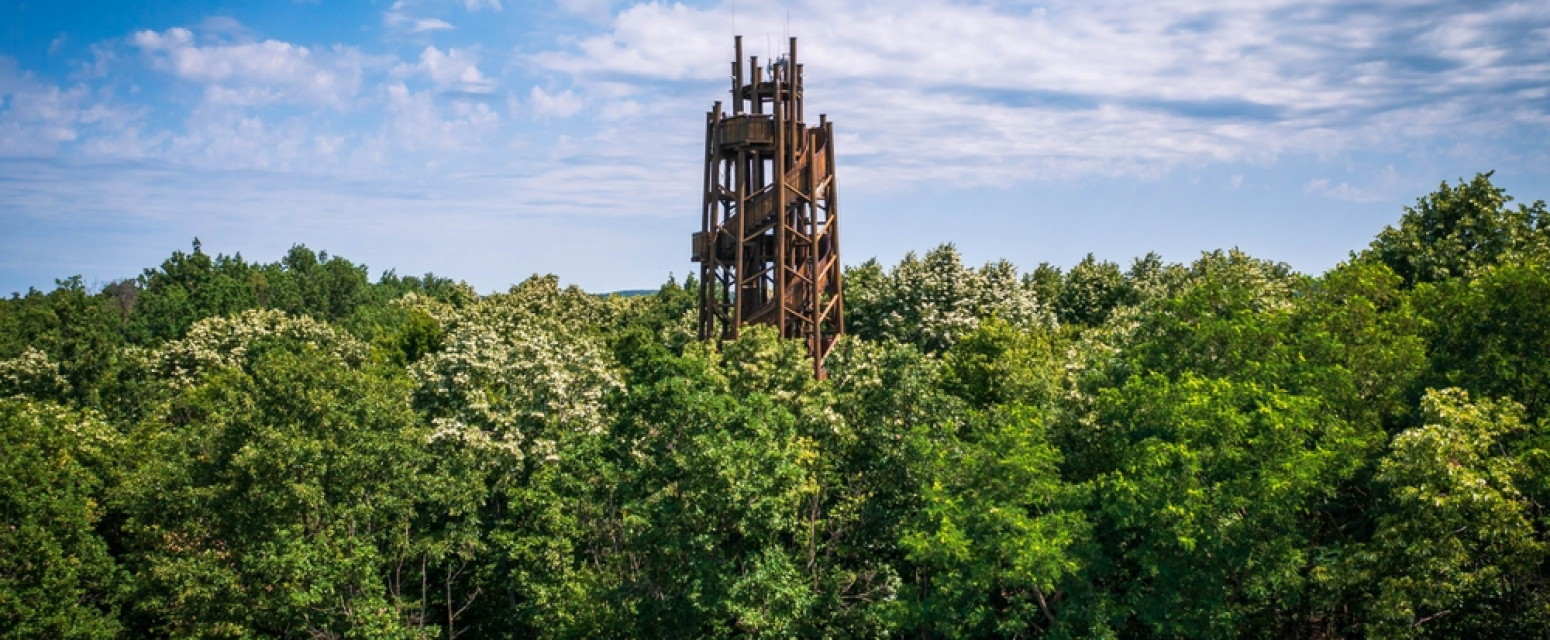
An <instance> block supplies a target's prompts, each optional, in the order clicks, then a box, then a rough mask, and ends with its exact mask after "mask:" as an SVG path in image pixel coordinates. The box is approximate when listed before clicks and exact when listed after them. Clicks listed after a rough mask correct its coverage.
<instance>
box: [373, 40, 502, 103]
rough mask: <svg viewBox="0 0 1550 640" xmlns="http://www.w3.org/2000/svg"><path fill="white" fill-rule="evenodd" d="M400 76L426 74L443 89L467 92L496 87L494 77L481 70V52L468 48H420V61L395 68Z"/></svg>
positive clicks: (395, 71)
mask: <svg viewBox="0 0 1550 640" xmlns="http://www.w3.org/2000/svg"><path fill="white" fill-rule="evenodd" d="M394 73H395V74H397V75H399V76H406V75H410V74H415V73H418V74H423V75H425V76H426V77H428V78H430V79H431V82H433V83H435V85H436V88H437V89H439V90H441V91H460V92H465V93H481V94H482V93H489V92H491V91H492V90H494V89H495V81H494V80H491V79H490V78H489V77H488V76H486V75H484V73H482V72H481V71H479V55H478V53H476V52H474V51H472V50H469V49H448V50H447V51H445V52H443V51H442V50H440V49H437V48H436V47H426V48H425V50H423V51H421V52H420V61H419V63H418V64H414V65H407V64H401V65H399V66H398V67H396V68H394Z"/></svg>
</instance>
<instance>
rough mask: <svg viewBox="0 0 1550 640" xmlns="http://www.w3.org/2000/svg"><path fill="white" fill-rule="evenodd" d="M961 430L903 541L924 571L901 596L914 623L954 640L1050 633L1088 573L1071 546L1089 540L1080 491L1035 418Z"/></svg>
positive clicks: (938, 457)
mask: <svg viewBox="0 0 1550 640" xmlns="http://www.w3.org/2000/svg"><path fill="white" fill-rule="evenodd" d="M962 431H963V433H962V434H961V435H959V436H958V437H952V436H948V437H945V438H943V439H942V441H941V442H940V443H939V444H937V445H936V446H935V447H933V451H932V453H933V455H934V460H933V461H932V465H931V470H930V473H929V476H928V478H926V480H927V481H926V482H925V483H924V484H923V485H922V486H921V489H920V492H921V497H922V499H923V502H924V504H923V506H922V508H921V509H920V511H919V512H918V514H917V515H916V516H915V517H914V518H911V521H912V522H911V524H910V527H909V528H908V529H907V530H906V531H905V533H904V535H903V540H902V546H903V548H904V549H905V550H906V551H907V553H908V556H907V558H908V560H909V561H910V562H911V563H912V564H914V565H915V566H916V567H918V568H919V569H918V572H919V574H918V577H917V578H916V579H915V580H913V581H912V582H911V583H910V584H909V588H908V589H907V590H906V592H905V593H904V594H903V595H902V599H903V601H904V603H905V607H906V611H907V619H908V622H909V624H910V626H911V627H913V628H915V629H917V630H919V631H931V632H935V633H939V634H942V635H944V636H946V637H954V638H960V637H961V638H980V637H1010V638H1016V637H1028V636H1032V635H1040V634H1043V633H1045V632H1048V631H1049V630H1050V629H1052V628H1054V627H1056V626H1057V625H1059V624H1061V623H1062V622H1063V621H1062V620H1060V619H1059V611H1060V609H1061V600H1063V593H1062V589H1064V588H1067V587H1069V584H1068V583H1069V582H1070V581H1072V580H1073V579H1075V576H1076V574H1077V572H1078V571H1079V570H1080V569H1081V566H1082V565H1081V554H1080V553H1078V552H1077V551H1075V550H1074V549H1073V547H1077V546H1079V545H1083V544H1084V543H1086V542H1088V541H1089V539H1090V535H1091V532H1090V525H1089V522H1088V520H1087V516H1086V514H1085V513H1084V512H1083V507H1084V506H1085V502H1086V500H1085V499H1084V497H1083V493H1084V492H1083V491H1082V489H1081V488H1080V487H1075V486H1071V485H1068V484H1066V483H1064V482H1063V481H1062V480H1061V479H1060V474H1059V469H1058V466H1059V461H1060V452H1059V451H1057V450H1056V449H1055V448H1054V447H1052V446H1050V445H1049V443H1048V442H1047V441H1045V439H1044V431H1043V425H1042V420H1041V419H1040V417H1039V416H1038V414H1037V412H1036V411H1034V410H1031V409H1028V408H1025V407H1021V406H1015V405H1014V406H1009V407H1005V408H998V409H996V410H994V411H991V412H989V413H985V414H976V415H975V416H974V417H972V418H971V419H970V420H968V421H967V423H966V424H965V425H964V427H963V429H962ZM1067 626H1070V625H1069V623H1067Z"/></svg>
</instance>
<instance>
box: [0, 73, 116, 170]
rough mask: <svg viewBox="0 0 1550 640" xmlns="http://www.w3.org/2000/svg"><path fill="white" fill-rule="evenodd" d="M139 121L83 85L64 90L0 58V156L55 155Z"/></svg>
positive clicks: (64, 88)
mask: <svg viewBox="0 0 1550 640" xmlns="http://www.w3.org/2000/svg"><path fill="white" fill-rule="evenodd" d="M139 117H140V114H139V113H138V112H136V111H134V110H131V109H126V108H123V107H119V106H115V105H112V104H110V103H108V102H105V100H104V98H103V97H102V96H99V95H96V94H94V93H93V92H92V90H91V89H90V88H89V87H88V86H87V85H85V84H76V85H74V86H71V87H68V88H66V87H61V86H59V85H57V84H54V83H52V82H48V81H44V80H39V79H38V78H37V77H35V76H34V75H33V74H32V73H29V72H23V71H21V69H20V68H19V67H18V66H17V64H16V60H15V59H13V58H10V57H7V56H0V156H6V157H28V156H53V155H55V154H57V153H59V152H60V150H61V148H62V147H63V146H65V145H68V144H70V143H74V142H76V141H78V140H81V139H82V138H83V137H86V136H88V135H108V134H113V133H116V132H118V131H121V130H123V129H124V128H125V127H127V126H129V124H130V123H132V122H134V121H135V120H137V119H138V118H139Z"/></svg>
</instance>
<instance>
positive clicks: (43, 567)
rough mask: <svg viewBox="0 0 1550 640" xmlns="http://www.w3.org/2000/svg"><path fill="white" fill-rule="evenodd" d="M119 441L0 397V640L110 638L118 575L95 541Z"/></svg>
mask: <svg viewBox="0 0 1550 640" xmlns="http://www.w3.org/2000/svg"><path fill="white" fill-rule="evenodd" d="M120 444H121V443H120V438H119V435H118V434H117V433H116V432H114V431H113V430H112V429H111V428H109V427H108V426H107V425H106V424H104V423H103V422H102V420H101V419H100V418H99V417H97V416H95V415H93V414H91V413H89V412H86V413H82V412H76V411H72V410H69V409H66V408H64V407H61V406H59V405H55V404H50V403H44V402H37V401H33V400H30V399H27V398H25V397H11V398H0V452H4V458H5V460H4V463H3V464H0V638H7V639H11V638H15V639H17V640H20V639H22V638H112V637H116V636H118V635H119V632H120V631H121V628H120V625H119V621H118V617H117V616H118V607H119V603H120V600H119V597H118V588H119V586H120V581H121V579H122V576H121V574H120V572H119V569H118V567H117V566H116V564H115V562H114V560H113V557H112V556H111V555H110V554H109V551H108V545H107V543H106V542H105V541H104V540H103V538H102V537H101V536H99V535H98V533H97V530H96V529H97V526H98V525H99V524H100V521H101V519H102V517H103V515H104V509H103V504H102V491H103V488H104V484H105V478H106V476H107V475H108V474H109V473H111V468H112V462H113V459H114V457H115V456H117V455H118V454H119V451H120Z"/></svg>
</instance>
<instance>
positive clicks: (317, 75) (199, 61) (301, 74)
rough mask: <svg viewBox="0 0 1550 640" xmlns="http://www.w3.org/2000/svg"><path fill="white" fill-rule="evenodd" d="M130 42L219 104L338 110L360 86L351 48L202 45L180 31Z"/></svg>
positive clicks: (359, 63)
mask: <svg viewBox="0 0 1550 640" xmlns="http://www.w3.org/2000/svg"><path fill="white" fill-rule="evenodd" d="M132 42H133V44H134V45H135V46H136V47H138V48H139V49H140V50H141V52H142V53H143V54H144V55H145V56H146V57H147V58H148V59H149V60H150V61H151V65H152V66H153V67H154V68H157V69H160V70H162V71H166V72H168V73H171V74H173V75H174V76H176V77H178V78H180V79H182V80H187V81H190V82H194V83H198V84H203V85H205V86H206V87H207V93H206V96H207V97H209V98H211V99H212V100H213V101H216V102H218V103H220V104H228V105H264V104H274V103H281V104H296V105H312V106H327V107H333V108H336V109H343V108H345V107H346V106H348V104H349V102H350V100H351V99H352V98H353V97H354V96H355V95H356V93H357V92H358V91H359V88H360V82H361V74H362V71H363V67H365V66H366V65H367V64H368V60H367V58H366V57H365V56H362V55H361V54H360V53H359V52H358V51H357V50H355V49H353V48H350V47H335V48H334V49H332V50H326V51H317V50H313V49H309V48H307V47H303V46H298V45H294V44H291V43H288V42H281V41H278V40H265V41H263V42H252V43H240V44H213V45H208V46H201V45H199V44H198V43H197V42H196V39H195V37H194V34H193V32H191V31H189V30H188V29H183V28H181V27H174V28H172V29H168V30H166V31H162V32H157V31H138V32H135V34H134V36H133V37H132Z"/></svg>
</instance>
